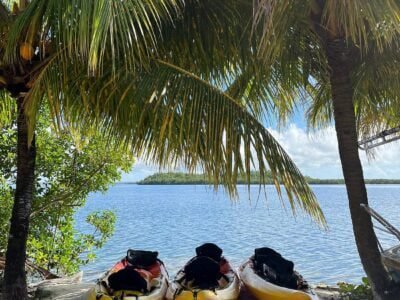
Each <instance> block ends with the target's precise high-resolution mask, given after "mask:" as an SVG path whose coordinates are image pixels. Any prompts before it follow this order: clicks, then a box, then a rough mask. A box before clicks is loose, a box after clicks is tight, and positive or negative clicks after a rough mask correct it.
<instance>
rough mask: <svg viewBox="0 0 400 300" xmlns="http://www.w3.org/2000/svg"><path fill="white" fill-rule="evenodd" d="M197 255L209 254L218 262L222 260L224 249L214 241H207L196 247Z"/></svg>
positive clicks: (208, 255)
mask: <svg viewBox="0 0 400 300" xmlns="http://www.w3.org/2000/svg"><path fill="white" fill-rule="evenodd" d="M196 254H197V256H207V257H209V258H211V259H213V260H215V261H216V262H220V260H221V256H222V249H221V248H220V247H218V246H217V245H215V244H213V243H205V244H203V245H201V246H199V247H197V248H196Z"/></svg>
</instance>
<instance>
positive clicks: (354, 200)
mask: <svg viewBox="0 0 400 300" xmlns="http://www.w3.org/2000/svg"><path fill="white" fill-rule="evenodd" d="M326 45H327V46H326V47H327V48H326V50H327V57H328V63H329V66H330V83H331V89H332V101H333V110H334V118H335V127H336V134H337V140H338V145H339V153H340V160H341V163H342V170H343V176H344V179H345V183H346V188H347V196H348V199H349V205H350V214H351V219H352V222H353V231H354V236H355V240H356V244H357V249H358V252H359V255H360V258H361V262H362V265H363V267H364V270H365V273H366V274H367V276H368V278H369V281H370V283H371V287H372V289H373V292H374V299H400V296H399V294H397V295H394V285H393V284H392V282H391V279H390V278H389V275H388V273H387V271H386V269H385V268H384V266H383V264H382V261H381V256H380V252H379V248H378V243H377V238H376V235H375V232H374V230H373V226H372V220H371V217H370V216H369V214H367V213H366V212H365V210H364V209H363V208H362V207H361V206H360V204H368V198H367V191H366V188H365V182H364V175H363V170H362V166H361V161H360V157H359V153H358V145H357V130H356V118H355V111H354V104H353V93H354V90H353V85H352V82H351V77H350V73H351V62H352V60H351V55H350V51H349V48H348V46H347V44H346V41H345V40H344V39H340V38H339V39H332V38H331V39H329V38H328V40H327V44H326Z"/></svg>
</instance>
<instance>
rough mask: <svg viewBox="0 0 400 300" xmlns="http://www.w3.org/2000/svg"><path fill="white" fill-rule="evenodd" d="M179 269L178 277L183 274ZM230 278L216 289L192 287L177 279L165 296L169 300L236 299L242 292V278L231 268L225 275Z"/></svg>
mask: <svg viewBox="0 0 400 300" xmlns="http://www.w3.org/2000/svg"><path fill="white" fill-rule="evenodd" d="M182 272H183V270H181V271H179V273H178V275H177V277H176V278H179V277H180V276H182V275H183V274H182ZM225 276H226V277H225V278H227V279H228V280H227V281H226V282H225V283H224V284H221V285H220V286H219V287H217V288H216V289H213V290H210V289H198V288H190V287H188V286H185V284H182V283H180V282H179V280H177V279H175V280H174V281H173V282H171V284H170V286H169V288H168V290H167V294H166V296H165V298H166V299H167V300H194V299H197V300H236V299H238V297H239V293H240V280H239V278H238V276H237V274H236V273H235V272H234V271H233V270H231V271H230V272H228V273H227V274H226V275H225Z"/></svg>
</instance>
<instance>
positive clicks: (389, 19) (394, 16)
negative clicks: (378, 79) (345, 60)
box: [322, 0, 400, 52]
mask: <svg viewBox="0 0 400 300" xmlns="http://www.w3.org/2000/svg"><path fill="white" fill-rule="evenodd" d="M322 15H323V23H324V24H325V26H326V28H327V29H328V31H329V34H332V35H333V36H344V37H345V39H346V40H348V41H352V42H353V43H354V44H355V45H357V46H358V47H359V48H360V49H361V50H362V51H363V52H368V46H369V45H370V41H371V40H374V41H376V43H377V45H378V49H379V50H382V49H383V47H384V46H385V45H390V44H391V43H392V42H393V41H394V40H395V39H396V36H397V35H398V33H399V30H400V27H399V25H398V24H399V22H400V5H399V2H398V1H396V0H368V1H364V0H353V1H346V0H327V1H326V2H325V6H324V9H323V12H322Z"/></svg>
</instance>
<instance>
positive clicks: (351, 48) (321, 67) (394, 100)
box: [253, 0, 400, 299]
mask: <svg viewBox="0 0 400 300" xmlns="http://www.w3.org/2000/svg"><path fill="white" fill-rule="evenodd" d="M256 2H257V3H256V5H257V8H256V9H255V20H254V24H253V25H254V28H255V31H256V30H257V29H258V28H261V30H262V32H263V35H262V37H261V39H260V43H259V46H258V50H257V52H258V55H259V57H260V59H263V60H264V66H265V67H266V68H269V67H271V66H273V67H274V68H275V70H277V74H279V75H278V76H280V77H281V78H284V80H285V81H286V82H288V81H289V82H292V83H293V84H292V86H293V88H294V89H298V86H299V84H301V85H302V88H301V89H302V91H303V92H304V93H305V94H308V95H309V96H310V97H311V102H312V103H311V107H310V110H309V118H310V124H311V125H321V124H326V122H329V121H330V120H332V119H333V120H334V122H335V127H336V133H337V140H338V145H339V153H340V159H341V162H342V169H343V175H344V179H345V183H346V188H347V194H348V198H349V204H350V212H351V218H352V222H353V229H354V235H355V239H356V244H357V247H358V251H359V254H360V257H361V262H362V264H363V267H364V270H365V272H366V274H367V276H368V278H369V279H370V282H371V285H372V288H373V291H374V295H375V298H376V299H399V298H400V294H399V291H398V290H397V291H395V290H396V287H395V285H394V284H393V283H392V281H391V279H390V277H389V275H388V273H387V271H386V269H385V268H384V266H383V264H382V262H381V257H380V252H379V249H378V243H377V238H376V235H375V233H374V230H373V226H372V222H371V218H370V216H369V215H368V214H367V213H366V212H365V211H364V210H363V209H362V207H361V206H360V205H361V204H368V197H367V191H366V188H365V183H364V177H363V170H362V165H361V162H360V158H359V153H358V147H357V138H358V134H360V135H362V134H366V133H368V132H371V131H374V130H377V128H378V127H379V126H381V125H383V124H385V123H390V122H395V121H399V119H398V116H397V117H396V112H395V111H396V107H399V105H398V103H399V102H398V97H399V93H398V87H399V76H398V70H399V65H398V64H399V54H400V52H399V30H400V26H399V25H400V23H399V16H400V2H399V1H396V0H380V1H375V0H351V1H348V0H308V1H289V0H288V1H286V0H284V1H274V0H259V1H256ZM305 101H307V100H305ZM397 111H398V110H397ZM396 125H397V124H396ZM375 298H374V299H375Z"/></svg>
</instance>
